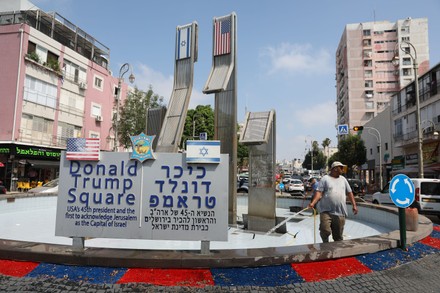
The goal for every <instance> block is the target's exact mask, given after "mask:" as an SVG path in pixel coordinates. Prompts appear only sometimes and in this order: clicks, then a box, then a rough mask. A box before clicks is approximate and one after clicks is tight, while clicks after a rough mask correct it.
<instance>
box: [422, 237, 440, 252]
mask: <svg viewBox="0 0 440 293" xmlns="http://www.w3.org/2000/svg"><path fill="white" fill-rule="evenodd" d="M419 242H420V243H423V244H425V245H429V246H431V247H434V248H437V249H440V239H439V238H435V237H431V236H428V237H426V238H423V239H422V240H420V241H419Z"/></svg>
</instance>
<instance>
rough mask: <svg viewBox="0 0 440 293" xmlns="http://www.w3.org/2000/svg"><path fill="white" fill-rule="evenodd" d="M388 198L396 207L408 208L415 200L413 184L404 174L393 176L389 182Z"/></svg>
mask: <svg viewBox="0 0 440 293" xmlns="http://www.w3.org/2000/svg"><path fill="white" fill-rule="evenodd" d="M390 197H391V200H392V201H393V202H394V204H395V205H396V206H397V207H399V208H407V207H409V206H410V205H411V204H412V203H413V202H414V198H415V188H414V183H412V181H411V179H410V178H409V177H408V176H406V175H404V174H398V175H396V176H394V177H393V179H392V180H391V182H390Z"/></svg>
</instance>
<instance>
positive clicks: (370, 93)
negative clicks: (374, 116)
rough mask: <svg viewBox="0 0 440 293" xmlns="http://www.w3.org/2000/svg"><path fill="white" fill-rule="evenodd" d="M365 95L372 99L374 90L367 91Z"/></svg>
mask: <svg viewBox="0 0 440 293" xmlns="http://www.w3.org/2000/svg"><path fill="white" fill-rule="evenodd" d="M365 97H366V98H367V99H371V98H372V97H373V91H365Z"/></svg>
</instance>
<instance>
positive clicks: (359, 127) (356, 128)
mask: <svg viewBox="0 0 440 293" xmlns="http://www.w3.org/2000/svg"><path fill="white" fill-rule="evenodd" d="M363 129H364V127H363V126H355V127H353V130H354V131H361V130H363Z"/></svg>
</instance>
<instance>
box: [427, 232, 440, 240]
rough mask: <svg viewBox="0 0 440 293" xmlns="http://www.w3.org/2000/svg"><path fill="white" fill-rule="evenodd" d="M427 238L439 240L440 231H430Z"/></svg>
mask: <svg viewBox="0 0 440 293" xmlns="http://www.w3.org/2000/svg"><path fill="white" fill-rule="evenodd" d="M429 236H431V237H434V238H440V231H435V230H432V233H431V235H429Z"/></svg>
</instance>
